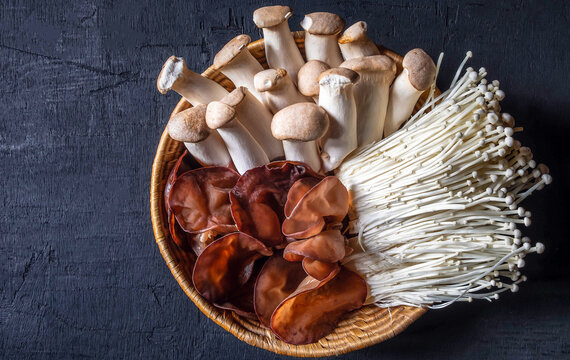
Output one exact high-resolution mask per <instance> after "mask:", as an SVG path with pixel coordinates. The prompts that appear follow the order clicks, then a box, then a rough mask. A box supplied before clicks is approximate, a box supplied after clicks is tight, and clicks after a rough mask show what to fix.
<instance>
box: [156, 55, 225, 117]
mask: <svg viewBox="0 0 570 360" xmlns="http://www.w3.org/2000/svg"><path fill="white" fill-rule="evenodd" d="M156 86H157V88H158V91H160V92H161V93H162V94H166V93H167V92H168V91H169V90H174V91H176V92H177V93H178V94H180V95H181V96H182V97H183V98H185V99H186V100H187V101H188V102H189V103H190V104H192V105H194V106H195V105H198V104H207V103H209V102H210V101H214V100H219V99H221V98H223V97H224V96H226V95H227V94H228V91H227V90H226V89H224V88H223V87H222V86H221V85H220V84H218V83H217V82H215V81H213V80H210V79H208V78H206V77H204V76H202V75H200V74H196V73H195V72H193V71H191V70H190V69H188V67H187V66H186V62H185V61H184V59H183V58H181V57H176V56H171V57H169V58H168V60H166V62H165V63H164V65H163V66H162V70H161V71H160V74H159V75H158V78H157V80H156Z"/></svg>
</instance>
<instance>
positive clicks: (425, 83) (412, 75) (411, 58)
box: [402, 49, 436, 91]
mask: <svg viewBox="0 0 570 360" xmlns="http://www.w3.org/2000/svg"><path fill="white" fill-rule="evenodd" d="M402 66H403V67H404V69H406V70H408V80H409V81H410V84H412V86H413V87H415V88H416V89H417V90H418V91H425V90H427V89H428V88H429V87H430V86H431V84H432V83H433V81H434V78H435V70H436V68H435V64H434V63H433V60H432V59H431V57H430V56H429V55H428V54H427V53H426V52H425V51H423V50H422V49H413V50H410V51H408V53H407V54H406V56H404V61H402Z"/></svg>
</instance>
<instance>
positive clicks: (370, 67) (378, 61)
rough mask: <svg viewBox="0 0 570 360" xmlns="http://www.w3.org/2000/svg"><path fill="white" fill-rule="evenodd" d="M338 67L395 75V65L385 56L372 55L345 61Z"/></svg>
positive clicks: (360, 71) (361, 71)
mask: <svg viewBox="0 0 570 360" xmlns="http://www.w3.org/2000/svg"><path fill="white" fill-rule="evenodd" d="M340 67H343V68H347V69H350V70H354V71H356V72H358V73H363V72H383V71H388V72H391V73H393V74H396V63H395V62H394V60H392V59H391V58H389V57H388V56H386V55H372V56H365V57H361V58H355V59H350V60H346V61H345V62H343V63H342V64H340Z"/></svg>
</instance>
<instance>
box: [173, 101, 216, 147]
mask: <svg viewBox="0 0 570 360" xmlns="http://www.w3.org/2000/svg"><path fill="white" fill-rule="evenodd" d="M206 108H207V105H204V104H200V105H197V106H194V107H192V108H190V109H186V110H184V111H181V112H179V113H178V114H176V115H174V116H173V117H171V118H170V120H169V121H168V125H167V129H168V134H169V135H170V137H171V138H173V139H174V140H177V141H183V142H190V143H197V142H200V141H203V140H205V139H206V138H207V137H208V136H209V135H210V128H209V127H208V125H207V124H206Z"/></svg>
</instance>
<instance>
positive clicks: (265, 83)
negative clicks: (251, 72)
mask: <svg viewBox="0 0 570 360" xmlns="http://www.w3.org/2000/svg"><path fill="white" fill-rule="evenodd" d="M286 76H287V71H286V70H285V69H267V70H263V71H260V72H258V73H257V74H255V77H254V78H253V84H254V86H255V90H257V91H259V92H264V91H271V90H274V89H277V88H278V87H279V86H281V85H282V84H283V83H284V82H283V79H284V78H285V77H286Z"/></svg>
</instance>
